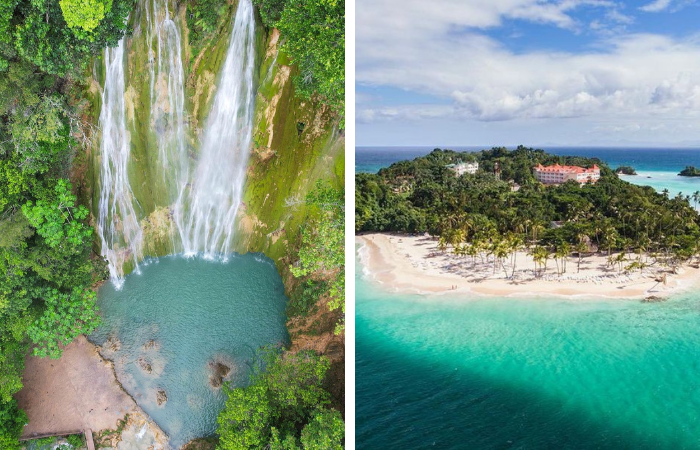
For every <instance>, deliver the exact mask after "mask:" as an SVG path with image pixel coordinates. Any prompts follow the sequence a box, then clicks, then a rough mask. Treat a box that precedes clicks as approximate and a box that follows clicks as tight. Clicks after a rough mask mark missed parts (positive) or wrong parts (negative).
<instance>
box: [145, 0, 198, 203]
mask: <svg viewBox="0 0 700 450" xmlns="http://www.w3.org/2000/svg"><path fill="white" fill-rule="evenodd" d="M163 3H164V4H163V6H162V7H161V8H159V5H158V4H157V3H156V0H153V1H152V2H151V4H150V7H149V4H148V2H146V5H145V10H146V24H147V27H146V40H147V43H148V65H149V70H150V100H151V116H150V118H151V120H150V128H151V130H153V132H154V133H155V135H156V141H157V145H158V161H159V163H160V167H161V169H162V171H161V175H162V179H163V185H164V186H165V187H166V190H167V195H168V197H167V198H165V199H164V200H165V202H166V203H167V204H168V205H172V204H173V203H176V201H177V200H178V199H179V198H180V197H182V195H183V194H184V191H185V188H186V186H187V182H188V176H189V175H188V173H189V161H188V156H187V121H186V116H185V73H184V70H183V67H182V42H181V39H180V31H179V30H178V28H177V25H176V24H175V21H173V19H172V18H171V17H170V9H169V6H168V0H165V1H164V2H163ZM154 37H155V41H156V42H155V43H156V48H155V49H154V48H153V43H154V42H153V41H154Z"/></svg>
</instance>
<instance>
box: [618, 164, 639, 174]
mask: <svg viewBox="0 0 700 450" xmlns="http://www.w3.org/2000/svg"><path fill="white" fill-rule="evenodd" d="M615 173H621V174H623V175H637V171H636V170H634V167H631V166H619V167H618V168H617V169H615Z"/></svg>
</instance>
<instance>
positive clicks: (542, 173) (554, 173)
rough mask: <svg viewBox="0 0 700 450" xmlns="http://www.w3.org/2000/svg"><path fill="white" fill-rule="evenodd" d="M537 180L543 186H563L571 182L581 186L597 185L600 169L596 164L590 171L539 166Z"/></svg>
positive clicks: (536, 169) (577, 167) (536, 173)
mask: <svg viewBox="0 0 700 450" xmlns="http://www.w3.org/2000/svg"><path fill="white" fill-rule="evenodd" d="M535 178H537V180H538V181H539V182H540V183H542V184H562V183H566V182H567V181H569V180H573V181H576V182H577V183H580V184H586V183H595V182H596V181H598V180H599V179H600V168H598V166H597V165H595V164H594V165H593V167H591V168H590V169H586V168H583V167H579V166H562V165H559V164H554V165H551V166H543V165H542V164H538V165H537V167H535Z"/></svg>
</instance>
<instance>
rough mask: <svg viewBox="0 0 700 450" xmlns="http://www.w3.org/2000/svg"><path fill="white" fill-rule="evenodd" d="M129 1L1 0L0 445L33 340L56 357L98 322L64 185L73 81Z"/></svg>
mask: <svg viewBox="0 0 700 450" xmlns="http://www.w3.org/2000/svg"><path fill="white" fill-rule="evenodd" d="M100 1H102V3H100ZM132 7H133V1H132V0H112V1H110V0H8V1H3V2H0V448H16V447H17V445H18V444H17V442H16V440H17V437H18V436H19V433H21V427H22V426H23V425H24V423H25V421H26V416H24V415H23V413H20V412H19V411H18V410H17V408H16V404H14V403H12V402H13V400H12V396H13V394H15V393H16V392H17V391H18V390H20V389H21V388H22V371H23V369H24V358H25V356H26V354H27V352H28V350H29V347H30V345H31V344H32V342H34V343H37V344H39V346H38V347H37V353H38V354H42V355H51V356H52V357H57V356H58V355H59V354H60V347H59V346H60V345H65V344H67V343H69V342H70V340H71V339H72V338H73V337H75V336H76V335H77V334H79V333H81V332H89V331H90V330H92V329H93V327H94V326H95V324H96V320H97V316H96V311H95V308H94V303H95V302H94V294H93V293H92V292H91V291H90V290H89V288H90V286H91V285H92V284H93V283H94V281H96V279H97V278H98V277H99V275H98V276H97V277H96V275H95V274H99V273H100V268H101V267H103V266H104V264H103V263H99V262H93V261H91V259H90V255H91V230H90V227H89V226H88V224H87V223H85V221H86V219H87V210H86V209H85V208H84V207H82V206H78V205H77V204H76V197H75V196H74V195H73V193H72V192H71V184H70V183H69V182H68V181H67V177H68V174H69V171H70V162H71V161H72V158H73V156H74V155H73V154H74V152H75V151H76V150H78V142H77V141H76V139H75V138H76V137H78V136H82V135H84V133H83V132H82V130H81V122H80V120H79V119H78V118H79V117H81V116H82V113H81V111H80V109H79V107H78V105H76V104H75V103H74V100H73V99H74V94H75V92H76V91H77V89H76V85H75V81H74V80H76V79H81V78H82V76H83V70H84V69H85V68H86V67H87V64H88V62H89V60H90V58H92V57H93V56H95V55H98V54H99V53H100V52H102V51H103V49H104V47H105V46H107V45H109V46H115V45H116V44H117V42H118V41H119V39H121V38H122V36H123V35H124V34H125V32H126V28H127V27H126V18H127V16H128V14H129V12H130V10H131V8H132ZM8 405H9V406H8ZM10 424H17V428H13V429H12V430H9V431H8V428H7V427H9V426H10ZM3 426H6V427H5V428H3ZM13 426H14V425H13Z"/></svg>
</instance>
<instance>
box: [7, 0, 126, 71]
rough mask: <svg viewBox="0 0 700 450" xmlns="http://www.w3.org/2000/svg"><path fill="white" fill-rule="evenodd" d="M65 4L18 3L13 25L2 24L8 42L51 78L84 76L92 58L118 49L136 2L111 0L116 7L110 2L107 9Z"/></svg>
mask: <svg viewBox="0 0 700 450" xmlns="http://www.w3.org/2000/svg"><path fill="white" fill-rule="evenodd" d="M61 3H62V4H61ZM61 3H59V0H43V1H32V0H13V1H12V2H11V3H10V4H11V5H12V4H13V6H14V8H12V12H10V13H9V14H10V15H11V17H12V20H11V21H8V22H3V21H0V27H1V26H3V25H4V26H5V28H4V29H2V28H0V35H6V36H8V38H6V43H7V44H10V45H11V46H12V47H13V50H14V51H15V52H16V53H17V56H19V58H21V59H23V60H25V61H28V62H31V63H32V64H34V65H36V66H37V67H38V68H39V69H41V70H42V71H44V72H46V73H49V74H52V75H59V76H64V75H67V74H78V73H80V72H81V71H82V69H84V68H85V65H86V64H87V62H88V60H89V58H90V57H91V56H92V55H94V54H96V53H99V52H100V51H101V50H102V49H103V48H104V47H106V46H110V47H113V46H116V44H117V43H118V42H119V39H121V38H122V36H123V35H124V33H125V32H126V28H127V25H126V18H127V17H128V15H129V13H130V11H131V8H132V7H133V3H132V2H131V1H129V0H112V3H111V7H110V6H109V2H108V0H107V2H105V3H102V6H100V0H62V2H61ZM8 10H9V9H8ZM59 10H61V11H62V12H63V14H59V13H58V11H59ZM6 33H7V34H6ZM10 36H11V37H10Z"/></svg>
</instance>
